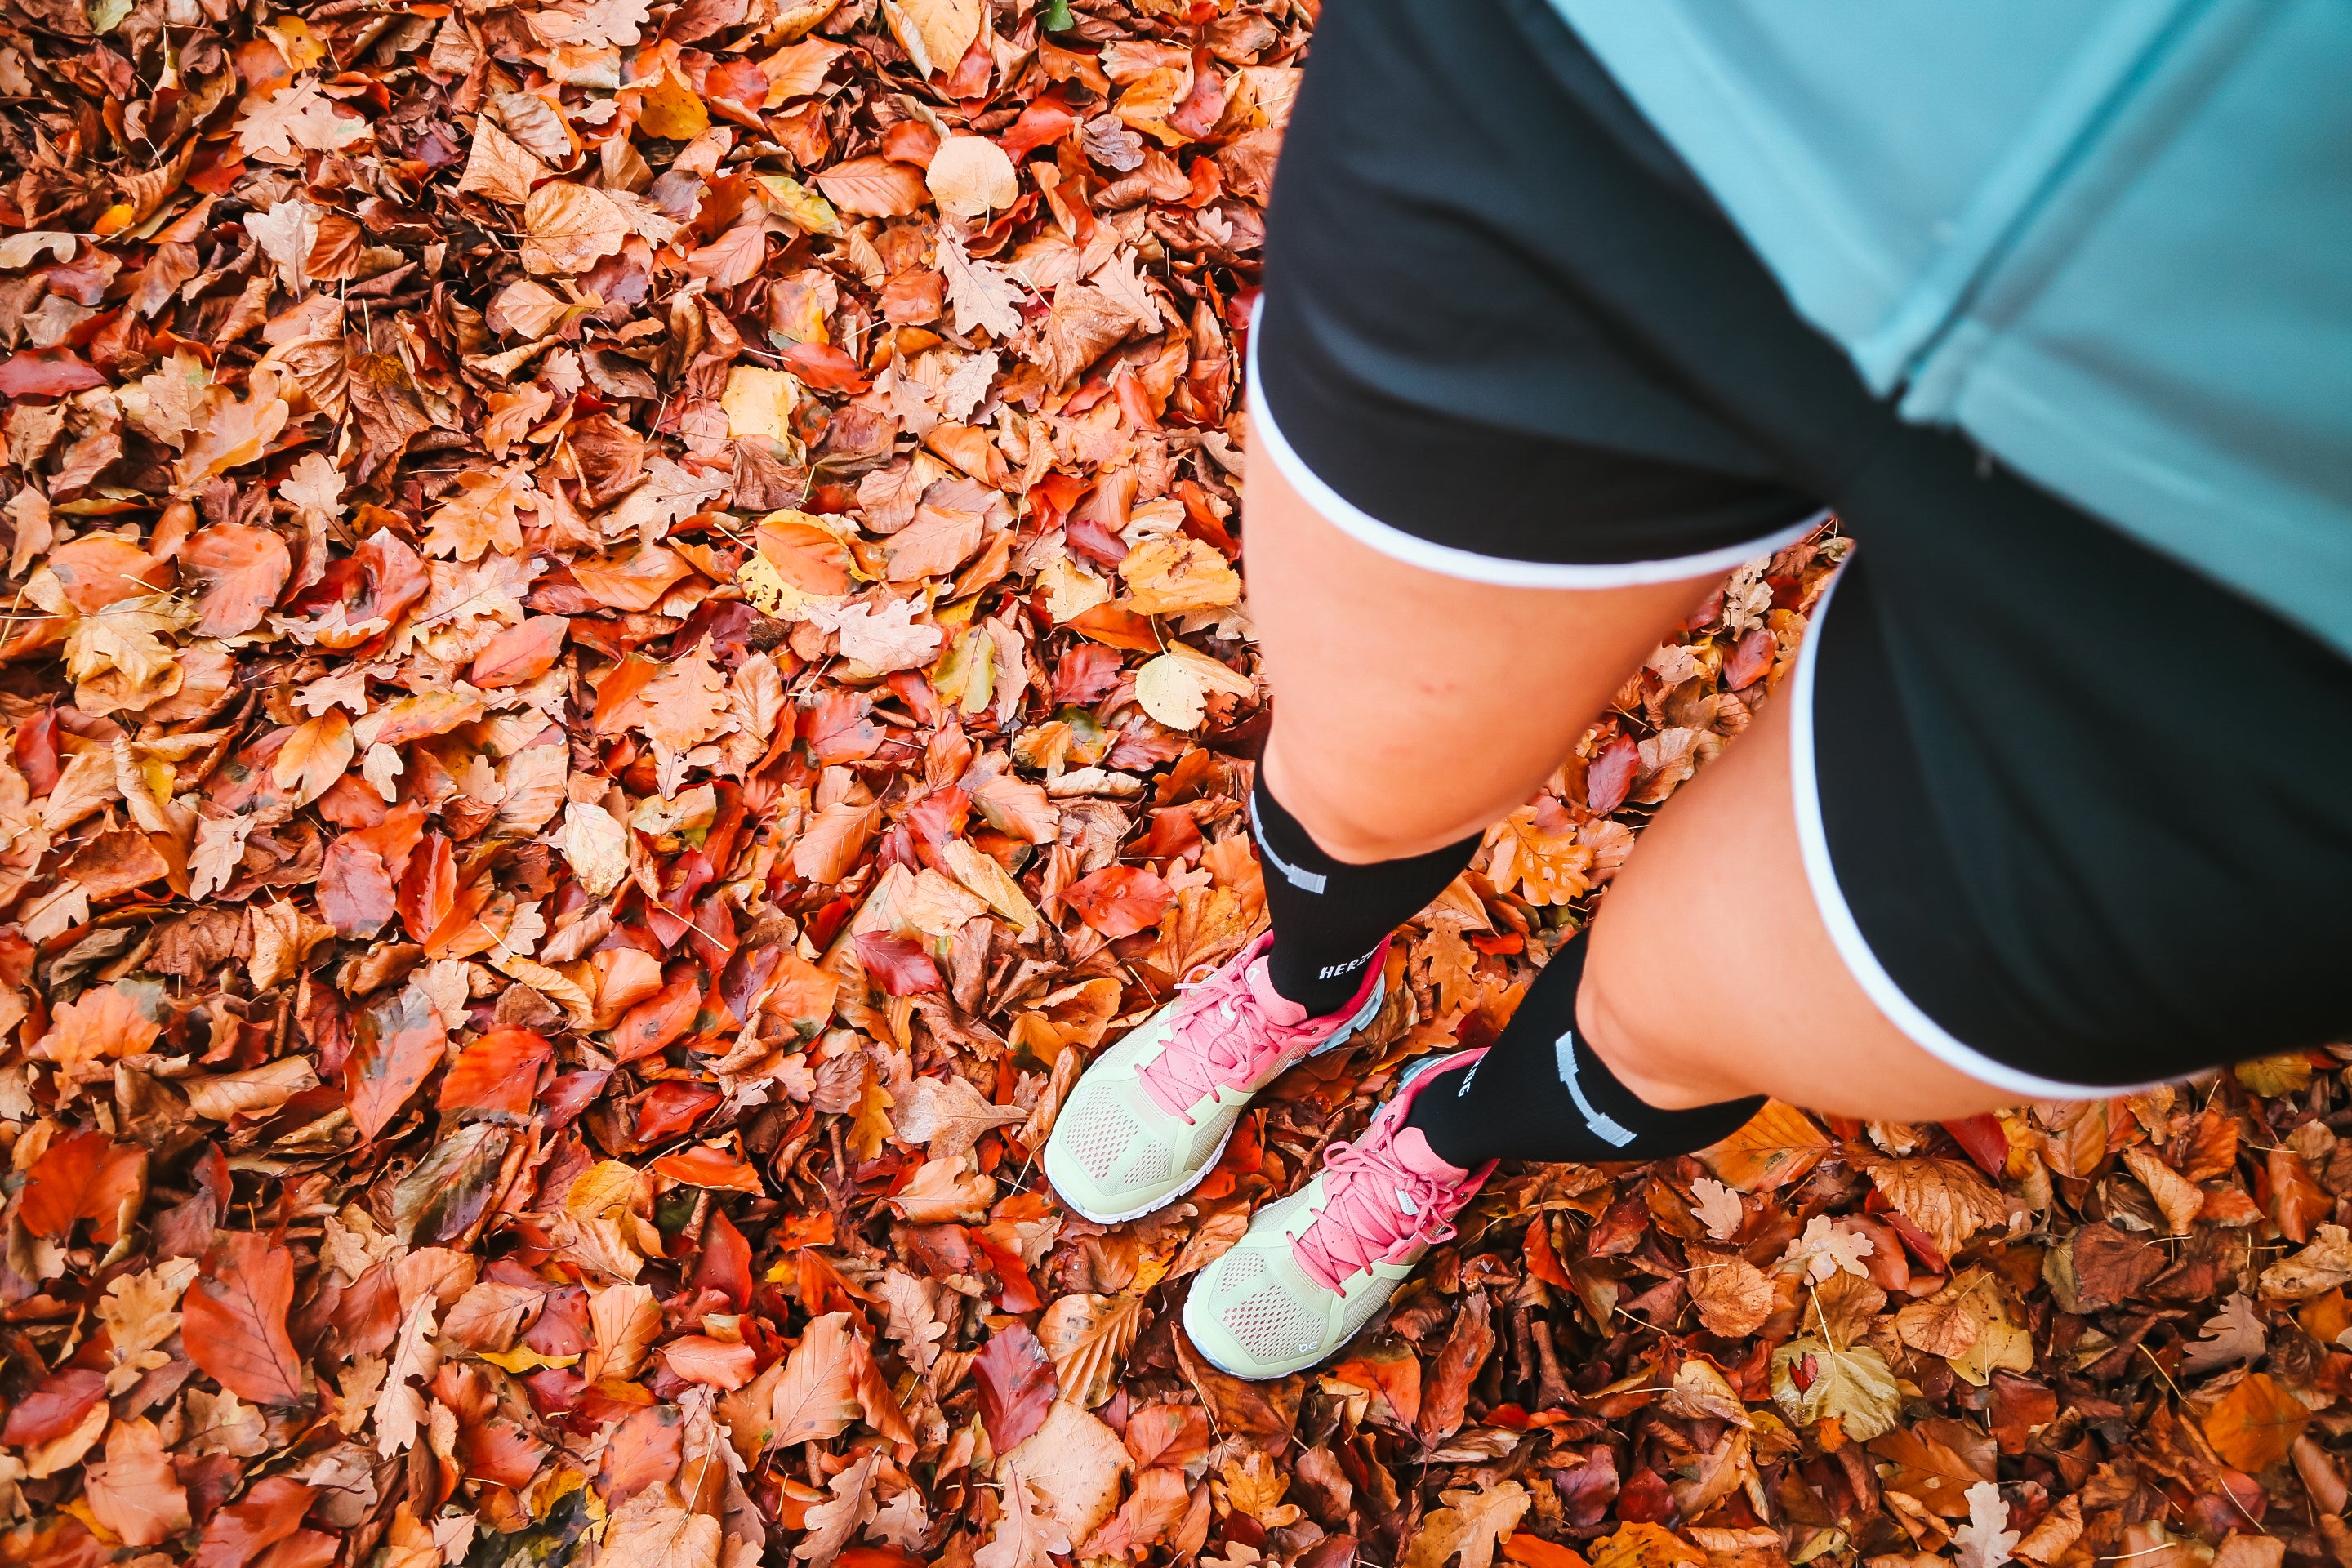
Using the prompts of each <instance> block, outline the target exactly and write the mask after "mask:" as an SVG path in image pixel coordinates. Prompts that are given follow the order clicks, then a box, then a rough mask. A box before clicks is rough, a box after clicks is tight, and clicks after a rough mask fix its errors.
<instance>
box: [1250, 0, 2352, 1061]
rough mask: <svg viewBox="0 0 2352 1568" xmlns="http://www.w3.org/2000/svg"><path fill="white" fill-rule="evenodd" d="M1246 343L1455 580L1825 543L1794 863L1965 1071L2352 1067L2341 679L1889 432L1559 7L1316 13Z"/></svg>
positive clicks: (1692, 568) (2019, 493)
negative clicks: (1832, 550)
mask: <svg viewBox="0 0 2352 1568" xmlns="http://www.w3.org/2000/svg"><path fill="white" fill-rule="evenodd" d="M1249 346H1250V375H1251V383H1252V386H1251V391H1252V396H1253V399H1254V407H1255V416H1256V418H1257V421H1258V439H1259V441H1260V443H1261V447H1262V448H1263V449H1264V450H1265V451H1266V452H1267V453H1269V454H1270V455H1271V456H1272V458H1274V460H1275V461H1276V462H1277V463H1278V464H1279V465H1280V466H1281V467H1282V468H1283V469H1284V470H1285V472H1286V476H1287V477H1288V478H1289V479H1291V481H1292V482H1293V483H1294V484H1295V485H1296V486H1297V487H1298V488H1299V489H1300V490H1301V491H1302V493H1304V494H1305V495H1306V496H1307V498H1308V499H1309V500H1311V501H1313V502H1314V503H1316V505H1317V506H1318V510H1322V511H1323V512H1324V514H1325V515H1326V516H1327V517H1328V518H1329V519H1330V520H1331V521H1333V522H1335V523H1336V524H1338V525H1339V527H1341V528H1343V529H1345V530H1347V531H1349V532H1350V533H1351V534H1353V535H1354V536H1356V537H1357V538H1359V539H1360V540H1362V541H1363V542H1366V543H1368V544H1370V545H1372V546H1373V547H1375V548H1377V549H1380V550H1382V551H1384V552H1388V553H1390V554H1391V555H1394V556H1396V557H1398V558H1400V559H1402V560H1404V561H1407V562H1410V563H1414V564H1418V565H1422V566H1425V567H1427V568H1429V569H1431V570H1433V571H1437V572H1443V573H1447V574H1453V575H1455V576H1461V577H1466V578H1470V579H1473V580H1475V581H1480V582H1490V583H1497V584H1535V585H1545V584H1549V585H1555V586H1564V587H1602V586H1609V585H1613V584H1626V583H1636V582H1645V581H1646V582H1657V581H1668V580H1672V579H1675V578H1681V577H1688V576H1693V575H1697V574H1704V573H1712V572H1717V571H1727V570H1729V569H1730V568H1731V567H1733V566H1734V565H1736V564H1737V563H1739V562H1742V561H1745V560H1748V559H1750V558H1753V557H1755V556H1757V555H1759V554H1762V553H1767V552H1769V551H1771V550H1773V549H1775V548H1777V547H1778V546H1779V545H1780V544H1782V543H1785V542H1789V541H1790V540H1792V539H1796V538H1800V537H1802V536H1803V535H1804V533H1805V532H1806V531H1808V530H1809V529H1811V527H1812V526H1813V525H1814V524H1815V522H1816V521H1817V520H1818V519H1819V518H1820V517H1821V516H1822V514H1823V513H1824V512H1825V511H1833V512H1834V513H1835V514H1836V516H1837V517H1838V518H1839V519H1840V521H1841V523H1842V526H1843V530H1844V531H1845V532H1846V533H1847V534H1849V535H1851V536H1852V537H1853V539H1854V541H1855V542H1856V548H1855V551H1854V553H1853V558H1852V560H1851V562H1850V563H1848V565H1847V566H1846V567H1845V569H1844V570H1843V572H1842V574H1840V576H1839V578H1838V580H1837V583H1836V585H1835V586H1834V588H1833V589H1832V591H1831V593H1830V594H1829V595H1827V596H1826V597H1825V598H1824V599H1823V600H1822V603H1821V604H1820V605H1818V606H1817V609H1816V614H1815V617H1814V622H1813V629H1812V631H1811V636H1810V637H1809V639H1808V642H1807V646H1806V651H1805V654H1804V656H1803V657H1802V658H1801V661H1800V667H1799V668H1798V671H1797V672H1796V674H1795V676H1794V677H1793V678H1792V684H1793V686H1794V688H1795V689H1794V691H1793V692H1792V693H1791V695H1792V696H1793V698H1794V700H1795V701H1796V704H1797V706H1796V708H1795V710H1794V712H1793V719H1794V725H1795V738H1796V742H1797V750H1796V757H1795V763H1794V768H1795V773H1796V775H1797V777H1796V783H1797V786H1798V816H1799V825H1798V826H1799V831H1800V836H1801V840H1802V842H1803V844H1804V847H1805V852H1806V861H1807V868H1808V871H1809V873H1810V875H1811V882H1812V891H1813V893H1814V897H1815V900H1816V902H1817V904H1818V905H1819V907H1820V909H1821V911H1822V917H1823V919H1824V921H1826V922H1827V924H1828V926H1829V929H1830V931H1831V934H1832V937H1834V938H1835V939H1836V941H1837V943H1838V946H1839V949H1840V952H1842V953H1843V956H1844V958H1845V960H1846V962H1847V963H1848V965H1849V967H1850V968H1851V969H1852V970H1853V973H1854V975H1855V977H1856V978H1857V980H1859V981H1860V982H1861V984H1863V986H1864V989H1865V990H1866V991H1867V992H1868V993H1869V994H1870V995H1871V996H1872V997H1873V999H1874V1001H1876V1002H1877V1004H1878V1005H1879V1006H1880V1007H1881V1008H1882V1009H1883V1010H1884V1011H1885V1013H1886V1015H1887V1016H1889V1017H1890V1018H1891V1019H1893V1020H1894V1021H1895V1023H1896V1024H1897V1025H1898V1026H1901V1027H1902V1028H1903V1029H1904V1031H1905V1032H1906V1034H1907V1035H1909V1036H1910V1037H1912V1038H1913V1039H1915V1040H1916V1041H1918V1042H1919V1044H1920V1045H1921V1046H1923V1047H1926V1048H1927V1049H1928V1050H1930V1051H1931V1052H1933V1053H1935V1054H1936V1055H1937V1056H1938V1057H1940V1058H1944V1059H1945V1060H1947V1061H1949V1062H1952V1063H1953V1064H1954V1065H1956V1066H1958V1067H1960V1068H1962V1069H1964V1070H1966V1071H1968V1072H1969V1073H1970V1074H1972V1075H1973V1076H1975V1077H1977V1078H1979V1079H1981V1080H1983V1081H1986V1082H1990V1083H1992V1084H1995V1085H1997V1086H2000V1087H2001V1088H2004V1089H2013V1090H2015V1091H2016V1092H2018V1093H2021V1094H2026V1095H2046V1096H2073V1095H2079V1094H2083V1093H2088V1092H2097V1091H2100V1090H2104V1089H2115V1088H2121V1087H2125V1086H2130V1085H2137V1084H2145V1083H2150V1082H2155V1081H2158V1080H2162V1079H2172V1078H2179V1077H2182V1076H2185V1075H2188V1074H2189V1073H2192V1072H2196V1071H2198V1070H2200V1069H2202V1068H2209V1067H2213V1066H2216V1065H2218V1064H2221V1063H2223V1062H2227V1061H2231V1060H2237V1059H2242V1058H2249V1057H2253V1056H2259V1055H2264V1054H2268V1053H2272V1052H2277V1051H2283V1050H2288V1049H2293V1048H2297V1047H2312V1046H2318V1045H2323V1044H2326V1043H2329V1042H2331V1041H2335V1040H2338V1039H2342V1038H2346V1037H2352V665H2347V663H2346V662H2345V661H2344V660H2343V659H2341V658H2338V657H2336V655H2335V654H2334V653H2333V652H2331V651H2330V650H2328V649H2327V648H2326V647H2323V646H2322V645H2321V644H2319V643H2318V642H2316V641H2315V640H2314V639H2312V638H2311V637H2307V636H2305V634H2304V633H2302V632H2301V631H2299V630H2297V629H2296V628H2294V627H2293V626H2289V625H2287V624H2286V623H2284V622H2283V621H2281V620H2280V619H2278V618H2277V617H2275V616H2272V615H2271V614H2269V613H2268V612H2267V611H2265V610H2263V609H2262V608H2260V607H2258V606H2256V605H2252V604H2251V603H2249V602H2247V601H2245V600H2243V599H2242V598H2239V597H2237V596H2236V595H2233V594H2232V593H2231V592H2230V591H2228V590H2226V589H2224V588H2222V587H2221V586H2219V585H2217V584H2214V583H2212V582H2211V581H2210V580H2209V579H2207V578H2205V577H2203V576H2201V575H2200V574H2197V573H2195V572H2193V571H2191V570H2190V569H2189V568H2188V567H2186V566H2183V565H2181V564H2179V563H2175V562H2173V561H2171V560H2169V559H2168V558H2165V557H2162V556H2159V555H2158V554H2156V553H2154V552H2150V551H2149V550H2147V548H2145V547H2144V546H2141V545H2139V544H2137V543H2136V542H2131V541H2129V540H2127V539H2126V537H2125V536H2124V535H2123V534H2121V533H2119V532H2117V531H2115V530H2114V529H2112V528H2110V527H2108V526H2107V525H2105V523H2103V522H2102V521H2100V520H2099V519H2097V518H2096V517H2094V516H2092V515H2089V514H2088V513H2086V512H2084V511H2083V510H2079V509H2077V508H2075V507H2074V506H2072V505H2070V504H2068V503H2067V502H2065V501H2063V500H2060V499H2058V498H2057V497H2055V496H2053V495H2052V494H2050V493H2048V492H2046V491H2043V490H2042V489H2037V488H2036V487H2035V486H2033V485H2032V484H2031V483H2029V482H2027V481H2026V480H2024V479H2021V478H2020V477H2018V476H2017V475H2016V474H2014V473H2012V472H2011V471H2009V470H2008V469H2006V468H2003V467H2002V466H2001V465H2000V464H1999V463H1998V462H1996V461H1994V460H1992V459H1991V458H1988V457H1987V456H1986V455H1984V454H1983V453H1981V452H1979V450H1978V449H1977V448H1975V447H1973V446H1972V445H1971V444H1970V443H1969V441H1968V440H1967V438H1966V437H1963V436H1960V435H1958V434H1956V433H1953V432H1950V431H1945V430H1937V429H1932V428H1927V427H1922V426H1914V425H1907V424H1906V423H1904V422H1903V421H1901V420H1899V419H1898V418H1896V417H1895V416H1894V414H1893V413H1892V412H1891V411H1890V410H1889V409H1888V408H1887V407H1886V406H1885V405H1883V404H1881V403H1879V402H1877V401H1875V400H1874V399H1873V398H1872V397H1871V396H1870V395H1869V394H1868V393H1867V392H1866V391H1865V389H1864V386H1863V385H1862V384H1861V382H1860V380H1859V379H1858V378H1857V377H1856V376H1855V374H1854V373H1853V370H1852V368H1851V367H1850V366H1849V365H1848V363H1847V362H1846V361H1845V359H1844V357H1843V355H1842V354H1841V353H1840V352H1839V351H1838V350H1837V349H1836V348H1835V347H1834V346H1833V345H1832V344H1831V343H1830V342H1829V341H1828V340H1827V339H1825V338H1823V337H1822V336H1821V335H1819V334H1818V333H1816V332H1815V331H1812V329H1811V328H1810V327H1809V326H1807V325H1806V324H1805V323H1804V322H1803V321H1801V319H1800V318H1799V317H1798V316H1797V315H1796V314H1795V313H1794V311H1793V310H1791V309H1790V305H1789V303H1788V300H1786V298H1785V297H1784V296H1783V295H1782V293H1781V292H1780V288H1779V285H1778V284H1777V283H1775V282H1774V280H1773V279H1772V278H1771V276H1770V274H1769V272H1767V271H1766V269H1765V268H1763V266H1762V265H1761V264H1760V263H1759V261H1758V260H1757V258H1756V257H1755V256H1754V254H1753V253H1752V252H1750V251H1749V250H1748V247H1747V246H1746V244H1745V242H1744V241H1743V240H1742V239H1741V238H1740V237H1739V235H1738V232H1737V231H1736V230H1735V229H1734V228H1733V227H1732V226H1730V225H1729V224H1728V223H1727V221H1726V220H1725V218H1724V217H1723V216H1722V215H1721V213H1720V212H1719V211H1718V210H1717V208H1716V207H1715V205H1713V203H1712V202H1711V201H1710V199H1709V198H1708V196H1707V195H1706V192H1705V190H1704V189H1703V188H1702V187H1701V186H1700V185H1699V184H1697V183H1696V180H1695V179H1694V178H1693V177H1692V175H1691V174H1689V172H1688V171H1687V170H1686V169H1685V168H1684V166H1683V165H1682V164H1681V163H1680V162H1679V161H1678V160H1677V159H1676V158H1675V154H1674V153H1673V151H1672V150H1671V149H1670V148H1668V147H1667V146H1666V145H1665V144H1664V142H1662V141H1661V140H1660V139H1659V138H1658V137H1657V135H1656V134H1655V133H1654V132H1653V131H1651V130H1650V128H1649V127H1648V126H1647V124H1646V123H1645V122H1644V121H1643V120H1642V118H1641V116H1640V113H1639V111H1638V110H1635V109H1634V108H1633V106H1632V105H1631V104H1630V103H1629V102H1628V101H1627V100H1625V99H1624V97H1623V96H1622V94H1621V93H1620V92H1619V91H1618V90H1617V89H1616V88H1615V86H1614V84H1613V83H1612V81H1611V80H1610V79H1609V76H1608V74H1607V72H1606V71H1605V70H1604V69H1603V68H1601V66H1600V65H1599V64H1598V62H1596V61H1595V60H1594V59H1593V58H1592V57H1591V55H1589V54H1588V53H1586V52H1585V50H1584V49H1583V48H1582V47H1580V45H1579V44H1578V43H1577V41H1576V39H1575V37H1574V36H1573V35H1572V34H1571V33H1570V30H1569V29H1568V27H1567V26H1566V25H1565V24H1564V23H1563V22H1562V21H1561V20H1560V19H1559V16H1558V15H1557V14H1556V13H1555V12H1554V11H1553V10H1552V9H1551V8H1550V7H1549V5H1546V4H1545V3H1544V0H1346V4H1344V5H1330V6H1328V7H1327V8H1326V10H1325V12H1324V18H1323V22H1322V25H1321V27H1320V30H1319V31H1318V34H1317V37H1316V39H1315V45H1314V51H1313V55H1312V58H1311V60H1310V62H1309V64H1308V66H1307V72H1306V77H1305V81H1304V84H1303V86H1302V89H1301V90H1300V93H1299V96H1298V100H1297V107H1296V110H1295V111H1294V113H1293V116H1292V119H1291V121H1290V126H1289V130H1288V132H1287V137H1286V145H1285V149H1284V153H1283V158H1282V163H1281V167H1280V171H1279V173H1278V175H1277V178H1276V191H1275V196H1274V202H1273V206H1272V212H1271V218H1270V223H1269V226H1268V235H1267V245H1266V274H1265V298H1264V301H1263V305H1262V308H1261V311H1260V315H1259V319H1258V325H1257V330H1256V331H1254V332H1253V333H1252V334H1251V342H1250V345H1249Z"/></svg>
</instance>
